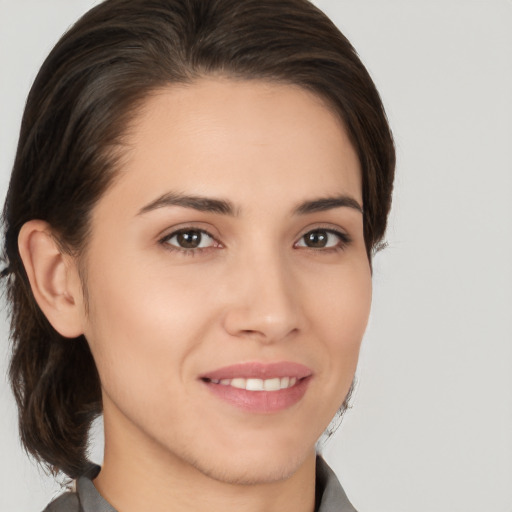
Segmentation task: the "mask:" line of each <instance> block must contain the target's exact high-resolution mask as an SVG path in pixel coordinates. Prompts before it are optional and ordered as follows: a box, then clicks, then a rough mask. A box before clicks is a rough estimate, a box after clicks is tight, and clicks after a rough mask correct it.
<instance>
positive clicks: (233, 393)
mask: <svg viewBox="0 0 512 512" xmlns="http://www.w3.org/2000/svg"><path fill="white" fill-rule="evenodd" d="M310 380H311V377H305V378H303V379H300V380H299V381H297V383H296V384H295V385H293V386H292V387H290V388H286V389H280V390H279V391H247V390H246V389H239V388H234V387H233V386H225V385H223V384H214V383H213V382H208V381H203V382H204V384H205V385H206V386H207V387H208V389H209V390H210V391H211V392H212V393H214V394H215V395H216V396H218V397H219V398H220V399H222V400H224V401H226V402H228V403H229V404H231V405H233V406H235V407H237V408H238V409H241V410H243V411H247V412H254V413H260V414H268V413H274V412H279V411H283V410H285V409H288V408H289V407H291V406H292V405H295V404H296V403H297V402H299V401H300V400H301V399H302V397H303V396H304V394H305V393H306V390H307V387H308V385H309V381H310Z"/></svg>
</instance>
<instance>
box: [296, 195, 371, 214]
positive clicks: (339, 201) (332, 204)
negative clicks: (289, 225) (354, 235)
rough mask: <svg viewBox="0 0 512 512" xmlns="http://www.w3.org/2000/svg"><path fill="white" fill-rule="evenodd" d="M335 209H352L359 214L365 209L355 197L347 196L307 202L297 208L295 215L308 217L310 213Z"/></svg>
mask: <svg viewBox="0 0 512 512" xmlns="http://www.w3.org/2000/svg"><path fill="white" fill-rule="evenodd" d="M335 208H352V209H354V210H357V211H358V212H359V213H363V207H362V206H361V205H360V204H359V203H358V202H357V201H356V200H355V199H354V198H353V197H350V196H347V195H341V196H335V197H325V198H319V199H313V200H312V201H305V202H303V203H301V204H299V205H298V206H297V207H296V208H295V210H294V213H295V214H296V215H306V214H308V213H315V212H325V211H326V210H333V209H335Z"/></svg>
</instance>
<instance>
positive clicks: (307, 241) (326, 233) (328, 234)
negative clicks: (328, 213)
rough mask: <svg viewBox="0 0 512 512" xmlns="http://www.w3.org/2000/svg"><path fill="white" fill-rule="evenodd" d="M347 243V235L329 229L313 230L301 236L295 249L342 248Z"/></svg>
mask: <svg viewBox="0 0 512 512" xmlns="http://www.w3.org/2000/svg"><path fill="white" fill-rule="evenodd" d="M348 242H349V238H348V236H347V235H344V234H343V233H339V232H338V231H334V230H331V229H314V230H312V231H308V232H307V233H306V234H305V235H302V237H301V238H300V240H299V241H298V242H297V244H296V247H308V248H310V249H330V248H335V247H343V246H344V245H346V244H347V243H348Z"/></svg>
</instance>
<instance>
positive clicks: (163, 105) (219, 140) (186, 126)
mask: <svg viewBox="0 0 512 512" xmlns="http://www.w3.org/2000/svg"><path fill="white" fill-rule="evenodd" d="M124 142H125V144H124V150H123V151H124V155H123V158H122V165H121V166H120V167H121V169H120V176H119V179H118V180H116V182H115V186H114V187H112V189H111V190H110V191H108V192H107V194H106V196H107V198H106V199H108V196H111V195H114V196H115V195H116V194H123V193H128V192H129V191H131V195H132V196H133V199H134V200H135V196H137V201H138V202H139V203H141V202H142V203H143V202H149V201H151V200H152V199H154V198H155V196H156V195H161V194H162V193H165V192H167V191H177V192H180V193H183V192H185V193H193V194H197V195H208V196H216V197H227V198H229V199H230V200H231V201H232V202H234V203H238V202H240V203H244V202H246V203H248V204H249V203H251V202H254V201H251V200H252V199H254V198H255V197H256V196H257V195H258V194H263V195H264V199H265V202H270V203H278V204H282V203H283V200H284V199H286V198H289V199H290V202H294V203H296V202H299V201H301V200H304V199H307V197H305V196H315V197H320V196H326V195H335V194H340V193H342V194H350V195H351V196H353V197H354V198H355V199H356V200H358V201H361V172H360V165H359V160H358V157H357V155H356V152H355V150H354V148H353V146H352V144H351V142H350V140H349V138H348V136H347V133H346V130H345V128H344V126H343V124H342V122H341V121H340V119H339V117H338V115H337V114H336V113H334V112H333V111H332V109H330V108H329V107H328V106H327V104H326V103H325V102H324V101H323V100H322V99H321V98H319V97H318V96H316V95H314V94H313V93H311V92H309V91H306V90H304V89H302V88H300V87H298V86H294V85H287V84H279V83H270V82H263V81H256V80H251V81H247V80H245V81H238V80H232V79H220V78H218V79H202V80H199V81H197V82H195V83H193V84H188V85H172V86H169V87H166V88H162V89H159V90H157V91H155V92H153V93H152V94H151V95H150V96H149V97H148V98H147V100H146V101H145V103H144V105H143V107H142V109H141V110H140V112H139V113H138V115H137V116H136V117H135V119H134V121H133V123H132V125H131V127H130V129H129V130H128V132H127V135H126V138H125V141H124ZM167 189H168V190H167ZM110 199H111V200H114V201H115V198H114V197H110ZM137 207H140V204H139V205H136V204H134V205H133V208H137Z"/></svg>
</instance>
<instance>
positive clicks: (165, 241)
mask: <svg viewBox="0 0 512 512" xmlns="http://www.w3.org/2000/svg"><path fill="white" fill-rule="evenodd" d="M166 231H167V233H166V234H164V235H162V236H159V237H158V243H159V244H160V245H162V246H164V247H165V249H166V250H169V251H175V252H178V253H182V254H189V255H193V254H195V253H196V252H202V253H204V252H207V251H209V250H212V249H219V248H222V247H223V244H222V243H221V242H220V241H219V240H218V238H217V237H216V236H214V235H213V234H212V233H210V231H208V230H206V229H204V228H201V227H199V226H197V225H193V224H192V225H190V224H184V225H181V226H174V227H173V228H171V229H170V230H166ZM187 231H197V232H199V233H202V234H204V235H206V236H208V237H209V238H211V239H212V241H213V242H214V243H213V244H212V245H210V246H208V247H192V248H185V247H180V246H179V245H174V244H170V243H169V240H170V239H171V238H173V237H175V236H177V235H179V234H180V233H186V232H187Z"/></svg>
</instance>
